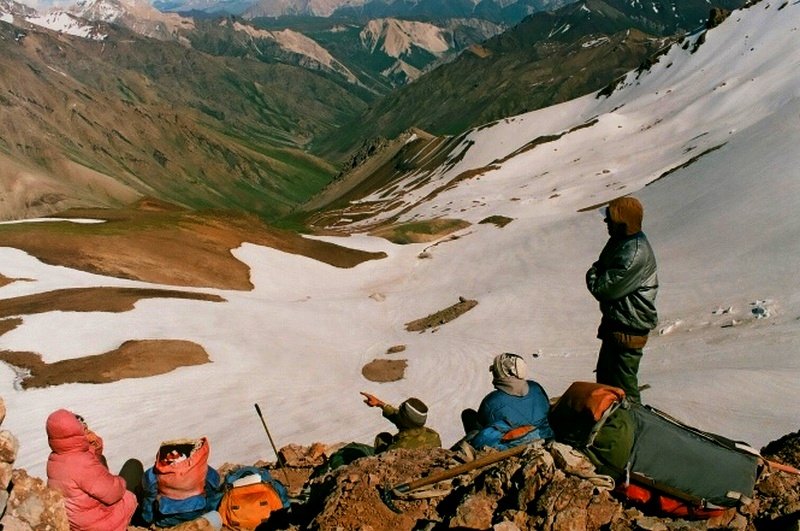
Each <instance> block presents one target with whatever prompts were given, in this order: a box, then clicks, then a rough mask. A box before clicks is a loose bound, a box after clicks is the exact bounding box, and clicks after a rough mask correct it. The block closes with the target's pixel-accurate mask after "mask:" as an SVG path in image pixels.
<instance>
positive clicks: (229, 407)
mask: <svg viewBox="0 0 800 531" xmlns="http://www.w3.org/2000/svg"><path fill="white" fill-rule="evenodd" d="M798 26H800V4H797V3H794V4H789V3H784V4H777V3H776V4H773V3H769V4H768V3H765V2H762V3H759V4H756V5H754V6H751V7H750V8H748V9H744V10H741V11H736V12H734V13H733V14H732V15H731V16H730V17H729V18H728V19H727V20H726V21H725V22H724V23H723V24H722V25H720V26H719V27H717V28H714V29H713V30H710V31H709V32H708V33H707V34H706V35H705V37H704V42H703V43H702V44H700V41H698V38H699V36H693V37H691V38H689V39H687V41H686V42H685V43H684V44H683V45H682V46H677V47H674V48H672V49H670V50H669V51H668V52H667V53H665V54H663V55H662V56H661V57H660V58H659V59H658V61H657V62H656V64H655V65H653V66H652V68H650V69H649V70H648V71H642V72H639V73H631V74H630V75H628V76H627V77H626V78H625V79H624V80H622V81H621V83H620V84H619V85H618V86H617V87H616V89H615V90H614V91H613V92H611V93H610V94H609V95H607V96H600V97H595V96H587V97H584V98H581V99H578V100H574V101H571V102H567V103H565V104H562V105H558V106H555V107H551V108H547V109H543V110H541V111H536V112H532V113H529V114H525V115H521V116H516V117H509V118H508V119H506V120H503V121H501V122H498V123H496V124H491V125H488V126H485V127H482V128H478V129H476V130H474V131H470V132H468V133H466V134H465V135H464V136H463V138H460V139H453V141H452V142H451V143H450V145H451V146H457V147H456V148H455V149H453V150H452V152H451V155H450V156H449V158H448V159H447V160H446V161H445V162H444V163H443V164H441V165H436V167H435V168H433V169H431V168H430V167H429V166H426V162H430V160H432V159H429V160H426V158H430V157H432V155H431V154H430V153H428V152H423V153H421V154H420V155H419V157H420V158H419V159H417V160H414V161H409V164H408V165H407V166H405V168H406V169H405V170H404V171H406V172H407V176H406V177H404V178H402V177H401V179H400V180H399V181H395V182H393V183H392V184H389V185H387V186H386V188H384V189H382V190H380V191H378V192H376V193H375V194H373V195H371V196H369V197H366V198H364V199H363V200H362V201H360V202H358V203H357V204H354V205H351V207H350V208H351V210H348V209H344V210H343V211H342V212H341V216H340V219H342V220H344V219H347V218H348V212H350V213H352V214H353V216H350V217H349V219H350V220H351V221H350V222H344V221H343V224H344V225H349V230H351V231H353V232H356V231H358V230H359V228H360V227H367V226H369V225H373V224H374V223H375V222H376V221H379V220H386V219H389V218H391V217H393V216H394V217H397V220H398V221H427V220H430V219H432V218H437V217H449V218H460V219H463V220H466V221H469V222H471V223H473V224H472V225H471V226H469V227H467V228H464V229H461V230H460V231H459V232H457V233H455V234H453V235H451V237H449V238H444V239H441V240H439V241H436V242H429V243H424V244H409V245H395V244H391V243H388V242H387V241H386V240H383V239H380V238H377V237H373V236H368V235H365V234H353V235H351V236H349V237H334V236H325V237H324V238H323V239H326V240H330V241H335V242H337V243H339V244H341V245H346V246H349V247H357V248H361V249H365V250H370V251H384V252H386V253H387V257H386V258H385V259H383V260H373V261H369V262H365V263H362V264H360V265H358V266H357V267H354V268H352V269H340V268H335V267H333V266H329V265H326V264H324V263H322V262H318V261H315V260H312V259H311V258H307V257H303V256H298V255H293V254H286V253H283V252H280V251H278V250H275V249H270V248H265V247H260V246H255V245H251V244H245V245H243V246H242V247H241V248H239V249H237V250H236V251H235V255H236V256H237V257H238V258H239V259H241V260H243V261H245V262H246V263H247V264H249V265H250V266H251V268H252V271H251V279H250V280H251V282H252V284H253V285H254V289H253V290H252V291H250V292H236V291H225V290H211V289H204V290H201V291H203V292H206V293H210V294H216V295H221V296H222V297H223V298H224V299H225V301H226V302H224V303H209V302H203V301H193V300H170V301H168V302H166V303H165V302H163V301H151V300H147V301H141V302H139V303H137V304H136V306H135V308H134V309H133V310H131V311H128V312H124V313H120V314H105V313H99V312H98V313H88V314H85V313H78V312H48V313H43V314H37V315H33V316H26V317H25V319H24V321H23V322H22V323H21V324H20V325H19V326H17V327H16V328H14V329H13V330H11V331H10V332H7V333H6V334H4V335H2V336H0V349H2V350H15V351H34V352H40V353H42V354H43V358H44V359H45V360H46V361H49V362H53V361H57V360H61V359H69V358H74V357H77V356H81V355H85V354H86V353H87V352H91V353H100V352H106V351H109V350H112V349H114V348H116V347H117V346H119V345H120V343H122V342H123V341H124V340H127V339H130V338H131V336H132V335H134V334H135V335H136V337H139V338H164V337H167V338H184V339H187V340H191V341H194V342H196V343H198V344H201V345H203V347H204V348H205V349H206V350H207V352H208V353H209V356H210V358H211V361H212V363H209V364H205V365H199V366H193V367H184V368H181V369H178V370H176V371H173V372H170V373H167V374H163V375H159V376H153V377H149V378H145V379H129V380H120V381H118V382H114V383H108V384H101V385H90V384H68V385H61V386H56V387H50V388H43V389H33V390H21V389H19V388H18V387H16V386H15V381H16V379H17V377H18V376H19V375H18V374H16V373H15V372H14V371H13V370H12V369H11V368H9V367H7V366H5V365H4V366H2V367H0V394H2V396H3V397H4V398H5V400H6V403H7V405H8V410H9V415H8V418H7V419H6V425H5V427H7V428H8V429H9V430H11V431H13V432H14V433H15V434H17V435H18V436H19V438H20V439H21V449H20V456H19V460H18V466H21V467H25V468H28V469H29V470H30V471H31V472H33V473H39V474H42V473H43V470H44V460H45V459H46V456H47V452H48V450H47V444H46V441H45V439H44V435H43V426H44V419H45V418H46V416H47V414H49V413H50V412H51V411H52V410H54V409H56V408H58V407H67V408H72V409H75V410H76V411H79V412H80V413H81V414H82V415H83V416H84V417H86V418H87V419H88V420H89V421H90V422H91V424H92V427H93V428H95V429H96V430H97V431H98V432H99V433H100V434H101V435H102V436H103V437H104V439H105V443H106V449H107V454H108V455H109V458H110V461H111V466H112V468H114V467H118V466H119V465H120V464H121V463H122V461H124V459H125V458H128V457H131V456H135V457H139V458H140V459H142V460H143V461H144V462H149V461H150V460H151V459H152V455H153V454H154V452H155V450H156V448H157V446H158V443H159V442H160V441H162V440H167V439H171V438H177V437H194V436H200V435H206V436H208V437H209V440H210V441H211V446H212V462H213V464H215V465H218V464H221V463H223V462H225V461H231V462H234V461H238V462H253V461H254V460H255V459H257V458H262V457H263V458H268V459H272V458H273V456H272V453H271V450H269V448H268V446H267V445H266V444H265V442H264V433H263V429H262V427H261V426H260V424H259V423H258V420H257V419H256V418H255V416H254V413H253V410H252V404H253V403H254V402H258V403H260V404H261V407H262V409H263V410H264V413H265V415H266V418H267V421H268V422H269V427H270V431H271V433H272V435H273V437H274V438H275V439H276V442H277V443H278V445H283V444H287V443H289V442H297V443H310V442H312V441H316V440H323V441H328V442H333V441H349V440H358V441H364V442H369V441H371V439H372V437H373V436H374V434H375V433H377V432H378V431H381V430H384V429H386V428H387V425H386V423H385V421H383V420H382V419H381V418H380V416H379V415H376V414H375V411H374V410H371V409H369V408H366V407H365V406H364V405H363V404H362V403H361V398H362V397H360V396H359V395H358V391H362V390H363V391H369V392H372V393H374V394H377V395H378V396H380V397H381V398H383V399H384V400H387V401H390V402H394V403H398V402H399V401H400V400H402V399H404V398H406V397H408V396H418V397H419V398H421V399H423V400H424V401H425V402H426V403H428V404H429V406H430V409H431V412H430V415H429V423H430V425H431V426H432V427H434V428H435V429H437V430H438V431H439V432H440V433H441V434H442V439H443V442H444V443H445V444H446V445H448V444H452V443H453V442H455V441H456V440H457V439H458V438H459V437H460V436H461V426H460V421H459V414H460V411H461V410H462V409H463V408H464V407H475V406H476V405H477V404H478V402H479V401H480V399H481V397H482V396H483V395H484V394H485V393H487V392H488V391H489V390H490V389H491V382H490V376H489V373H488V371H487V366H488V363H489V361H490V360H491V359H492V357H493V356H494V355H495V354H497V353H498V352H502V351H511V352H518V353H520V354H525V355H526V357H527V361H528V363H529V366H530V372H531V375H532V376H533V377H534V378H535V379H537V380H538V381H540V382H541V383H542V384H543V386H544V387H545V388H546V389H547V391H548V392H549V393H550V394H551V395H557V394H559V393H560V392H562V391H563V390H564V389H565V388H566V387H567V385H568V384H569V383H570V382H572V381H574V380H591V379H592V378H593V374H592V369H593V367H594V363H595V359H596V355H597V350H598V348H599V342H598V341H597V340H596V339H595V337H594V334H595V330H596V327H597V324H598V321H599V318H600V314H599V311H598V309H597V307H596V303H595V302H594V301H593V299H592V298H591V296H590V295H589V294H588V293H587V291H586V289H585V287H584V273H585V271H586V269H587V268H588V267H589V265H590V264H591V263H592V262H593V261H594V260H595V259H596V257H597V254H598V253H599V251H600V249H601V248H602V246H603V244H604V243H605V239H606V232H605V227H604V225H603V223H602V221H601V220H602V218H601V216H600V215H599V214H598V213H597V208H596V207H597V206H598V205H601V204H603V203H604V202H606V201H608V200H610V199H612V198H614V197H617V196H619V195H624V194H629V193H632V194H634V195H636V196H637V197H639V198H640V199H641V200H642V202H643V203H644V205H645V220H644V230H645V232H646V233H647V234H648V237H649V238H650V240H651V243H652V244H653V247H654V249H655V252H656V255H657V258H658V263H659V277H660V282H661V286H660V291H659V297H658V301H657V305H658V309H659V313H660V319H661V323H660V325H659V327H658V329H657V331H656V332H655V333H654V335H653V337H652V338H651V340H650V342H649V343H648V345H647V347H646V348H645V355H644V358H643V361H642V367H641V371H640V379H641V381H642V382H645V383H649V384H651V386H652V387H651V389H649V390H647V391H645V392H644V394H643V400H644V401H645V402H646V403H649V404H652V405H654V406H656V407H658V408H660V409H663V410H665V411H667V412H669V413H671V414H672V415H674V416H676V417H678V418H680V419H682V420H685V421H687V422H689V423H692V424H694V425H696V426H698V427H700V428H703V429H707V430H711V431H715V432H718V433H721V434H723V435H726V436H729V437H732V438H737V439H742V440H745V441H747V442H749V443H751V444H753V445H755V446H760V445H762V444H764V443H766V442H768V441H770V440H772V439H775V438H777V437H778V436H780V435H783V434H785V433H788V432H791V431H796V430H797V429H798V425H797V424H798V419H797V414H796V406H795V404H797V403H799V402H800V386H799V385H798V381H800V355H798V354H800V329H798V326H797V324H798V320H800V288H798V285H797V282H796V278H797V277H798V273H800V271H798V264H800V259H799V258H800V243H799V242H798V239H797V237H796V235H797V234H798V233H800V219H798V217H797V216H796V215H795V214H794V213H795V212H797V211H798V209H799V208H800V173H798V172H800V153H798V151H797V149H796V146H797V145H798V142H800V123H799V122H798V118H797V117H798V115H799V114H800V54H798V53H797V52H796V50H797V48H796V42H797V37H798ZM409 168H410V169H409ZM415 168H417V169H415ZM356 213H357V214H358V218H357V217H356V216H355V214H356ZM370 214H371V215H370ZM365 216H366V218H365ZM491 216H503V217H504V218H508V219H510V220H511V222H510V223H508V224H506V225H505V226H503V227H502V228H501V227H498V226H496V225H494V224H491V223H483V224H481V223H479V222H480V221H482V220H485V219H487V218H490V217H491ZM355 219H361V221H352V220H355ZM0 255H2V260H0V274H2V275H4V276H5V277H7V278H25V279H31V280H32V281H26V282H13V283H10V284H8V285H6V286H4V287H3V288H0V297H2V298H9V297H13V296H17V295H20V294H23V293H36V292H42V291H45V290H49V289H55V288H59V287H66V286H92V285H125V286H128V285H141V283H136V282H131V281H124V280H119V279H112V278H108V277H100V276H98V275H91V274H88V273H82V272H78V271H74V270H69V269H65V268H59V267H53V266H49V265H47V264H44V263H41V262H39V261H37V260H35V259H33V258H31V257H29V256H27V255H25V254H24V253H21V252H19V251H15V250H12V249H2V250H0ZM459 296H463V297H465V298H467V299H470V300H475V301H477V302H478V304H477V306H475V307H474V308H473V309H472V310H470V311H469V312H467V313H465V314H464V315H462V316H460V317H459V318H458V319H456V320H454V321H451V322H449V323H447V324H445V325H442V326H440V327H438V328H436V329H433V330H427V331H423V332H409V331H407V330H406V328H405V324H406V323H408V322H410V321H412V320H414V319H417V318H420V317H424V316H426V315H429V314H431V313H433V312H435V311H438V310H440V309H442V308H445V307H447V306H449V305H451V304H453V303H455V302H456V301H457V300H458V297H459ZM394 345H404V346H405V347H406V348H405V350H404V351H403V352H402V353H401V354H399V355H398V354H387V350H388V349H389V347H392V346H394ZM529 354H535V357H534V356H530V355H529ZM399 358H402V359H405V360H407V365H408V367H407V369H406V370H405V374H404V378H403V379H401V380H398V381H395V382H390V383H382V384H378V383H374V382H370V381H367V380H366V379H364V377H363V376H362V374H361V368H362V367H363V366H364V365H365V364H366V363H368V362H369V361H371V360H373V359H399ZM121 419H124V422H121Z"/></svg>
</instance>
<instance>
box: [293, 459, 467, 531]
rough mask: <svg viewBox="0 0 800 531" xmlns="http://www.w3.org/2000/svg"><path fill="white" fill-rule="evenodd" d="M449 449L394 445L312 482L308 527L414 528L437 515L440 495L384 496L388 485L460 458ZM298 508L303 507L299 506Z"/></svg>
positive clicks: (392, 530) (379, 530)
mask: <svg viewBox="0 0 800 531" xmlns="http://www.w3.org/2000/svg"><path fill="white" fill-rule="evenodd" d="M454 455H455V453H454V452H450V451H449V450H443V449H435V450H392V451H389V452H385V453H383V454H380V455H378V456H376V457H368V458H361V459H357V460H356V461H354V462H353V463H352V464H350V465H349V466H346V467H341V468H339V469H337V470H334V471H333V472H331V473H330V474H328V475H326V476H323V477H322V478H319V479H317V480H314V481H313V482H312V483H311V486H310V487H311V499H310V500H309V504H308V509H309V510H310V513H311V514H310V516H311V518H310V520H311V521H310V525H309V528H310V529H319V530H326V529H363V530H367V529H370V530H372V531H395V530H400V529H413V528H414V527H415V525H416V523H417V522H418V521H425V520H436V519H437V513H436V505H437V503H438V502H439V500H440V498H422V499H404V498H403V499H401V498H396V497H391V498H390V499H391V501H390V503H391V504H392V506H393V507H394V508H395V509H396V510H397V511H399V512H394V511H393V510H392V508H391V507H390V506H389V505H388V504H387V503H385V502H384V500H383V499H382V498H381V494H382V493H384V492H386V491H387V490H390V489H391V488H392V487H395V486H397V485H400V484H402V483H406V482H409V481H413V480H415V479H419V478H420V477H422V476H423V475H428V474H433V473H436V472H439V471H442V470H444V469H446V468H449V467H451V466H454V465H456V464H458V462H457V461H455V460H454V459H453V457H454ZM300 511H302V509H300Z"/></svg>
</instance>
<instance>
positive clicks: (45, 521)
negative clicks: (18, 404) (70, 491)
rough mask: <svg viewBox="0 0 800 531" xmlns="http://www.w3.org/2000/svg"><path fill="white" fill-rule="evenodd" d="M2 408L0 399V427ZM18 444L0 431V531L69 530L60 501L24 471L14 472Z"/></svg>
mask: <svg viewBox="0 0 800 531" xmlns="http://www.w3.org/2000/svg"><path fill="white" fill-rule="evenodd" d="M5 418H6V406H5V402H3V399H2V398H0V425H2V423H3V420H5ZM18 451H19V441H18V440H17V438H16V437H15V436H14V434H12V433H11V432H10V431H8V430H0V516H1V517H2V518H0V529H3V530H4V531H23V530H29V529H37V530H39V529H41V530H48V531H49V530H53V531H61V530H66V529H69V522H68V521H67V511H66V508H65V507H64V498H63V497H62V496H61V495H60V494H59V493H58V492H56V491H54V490H52V489H50V488H48V487H47V485H46V484H45V482H44V481H43V480H41V479H39V478H36V477H31V476H29V475H28V473H27V472H26V471H25V470H20V469H14V461H15V460H16V458H17V452H18Z"/></svg>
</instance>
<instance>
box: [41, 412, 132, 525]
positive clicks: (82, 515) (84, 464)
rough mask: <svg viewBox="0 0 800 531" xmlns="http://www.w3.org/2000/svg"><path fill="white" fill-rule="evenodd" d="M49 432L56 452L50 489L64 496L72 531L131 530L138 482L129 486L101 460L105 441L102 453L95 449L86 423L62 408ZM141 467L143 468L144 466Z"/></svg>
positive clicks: (49, 476)
mask: <svg viewBox="0 0 800 531" xmlns="http://www.w3.org/2000/svg"><path fill="white" fill-rule="evenodd" d="M46 431H47V441H48V443H49V445H50V449H51V450H52V452H51V453H50V456H49V457H48V459H47V486H48V487H51V488H53V489H55V490H57V491H58V492H60V493H61V494H63V496H64V502H65V505H66V509H67V519H68V520H69V527H70V530H71V531H118V530H120V531H121V530H125V529H127V527H128V524H129V522H130V521H131V517H132V516H133V514H134V512H135V511H136V506H137V501H136V496H135V495H134V493H133V492H132V491H133V490H134V488H135V482H136V480H135V479H133V480H132V481H131V482H132V483H134V484H128V483H126V480H125V479H123V477H121V476H117V475H114V474H112V473H111V472H109V470H108V468H106V466H105V464H104V463H103V462H101V460H100V459H99V458H98V455H102V439H101V440H100V441H101V442H100V446H99V448H100V452H101V453H100V454H98V452H97V448H98V447H97V446H96V445H95V446H92V443H91V442H90V438H89V437H87V428H86V426H85V423H84V422H82V420H81V419H80V418H79V417H78V416H77V415H75V414H74V413H72V412H71V411H67V410H66V409H59V410H57V411H54V412H53V413H51V414H50V416H49V417H47V423H46ZM98 439H99V437H98ZM96 442H97V441H96V440H95V443H96ZM131 461H135V460H131ZM131 461H129V462H128V463H126V467H128V468H129V469H130V468H135V466H131V465H130V463H131ZM123 468H125V467H123ZM138 468H139V469H141V468H142V465H141V463H139V464H138ZM140 479H141V475H140V476H139V480H140ZM129 488H130V490H129Z"/></svg>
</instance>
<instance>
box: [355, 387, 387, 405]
mask: <svg viewBox="0 0 800 531" xmlns="http://www.w3.org/2000/svg"><path fill="white" fill-rule="evenodd" d="M361 394H362V395H364V403H365V404H366V405H368V406H369V407H383V406H385V405H386V402H384V401H383V400H381V399H380V398H378V397H377V396H375V395H371V394H369V393H365V392H364V391H361Z"/></svg>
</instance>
